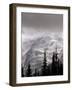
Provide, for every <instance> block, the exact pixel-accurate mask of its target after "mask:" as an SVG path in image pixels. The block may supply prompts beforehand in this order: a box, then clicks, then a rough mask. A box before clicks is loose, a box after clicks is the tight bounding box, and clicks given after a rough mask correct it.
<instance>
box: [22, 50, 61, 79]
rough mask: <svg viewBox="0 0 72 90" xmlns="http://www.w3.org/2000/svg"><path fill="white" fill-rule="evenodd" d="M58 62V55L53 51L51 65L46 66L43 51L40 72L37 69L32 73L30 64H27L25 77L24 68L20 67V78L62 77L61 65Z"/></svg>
mask: <svg viewBox="0 0 72 90" xmlns="http://www.w3.org/2000/svg"><path fill="white" fill-rule="evenodd" d="M60 61H61V60H60V59H59V58H58V53H57V51H55V52H53V55H52V63H51V64H47V58H46V50H44V59H43V63H42V67H41V70H40V71H39V70H38V69H35V70H34V73H32V70H31V64H30V63H29V64H28V66H27V70H26V74H25V75H24V68H23V67H21V77H33V76H55V75H63V63H62V62H60Z"/></svg>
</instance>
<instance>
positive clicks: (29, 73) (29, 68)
mask: <svg viewBox="0 0 72 90" xmlns="http://www.w3.org/2000/svg"><path fill="white" fill-rule="evenodd" d="M26 76H27V77H30V76H31V66H30V64H29V65H28V68H27V72H26Z"/></svg>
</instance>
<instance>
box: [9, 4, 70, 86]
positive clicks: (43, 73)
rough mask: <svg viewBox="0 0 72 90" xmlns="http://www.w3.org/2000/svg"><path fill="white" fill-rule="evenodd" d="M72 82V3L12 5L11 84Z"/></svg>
mask: <svg viewBox="0 0 72 90" xmlns="http://www.w3.org/2000/svg"><path fill="white" fill-rule="evenodd" d="M69 82H70V7H65V6H49V5H34V4H11V5H10V85H12V86H16V85H17V86H20V85H21V86H27V85H43V84H58V83H59V84H60V83H69Z"/></svg>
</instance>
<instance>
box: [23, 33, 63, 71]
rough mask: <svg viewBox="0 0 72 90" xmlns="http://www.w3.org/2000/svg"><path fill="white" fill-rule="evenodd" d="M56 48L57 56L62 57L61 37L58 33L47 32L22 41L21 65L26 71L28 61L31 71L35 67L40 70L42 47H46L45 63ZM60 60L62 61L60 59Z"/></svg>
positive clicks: (48, 61)
mask: <svg viewBox="0 0 72 90" xmlns="http://www.w3.org/2000/svg"><path fill="white" fill-rule="evenodd" d="M56 48H57V52H58V54H59V55H58V57H59V59H60V58H61V60H63V59H62V55H63V38H62V35H59V34H47V35H46V36H44V35H43V36H39V37H37V38H34V39H31V40H27V41H23V42H22V66H23V67H24V70H25V72H26V69H27V67H28V64H29V63H30V65H31V69H32V73H33V72H34V70H35V69H38V70H40V69H41V66H42V63H43V58H44V49H46V57H47V64H50V63H51V62H52V55H53V52H55V50H56ZM61 62H62V61H61Z"/></svg>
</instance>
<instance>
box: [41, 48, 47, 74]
mask: <svg viewBox="0 0 72 90" xmlns="http://www.w3.org/2000/svg"><path fill="white" fill-rule="evenodd" d="M46 71H47V60H46V50H44V60H43V66H42V75H43V76H44V75H46Z"/></svg>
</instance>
